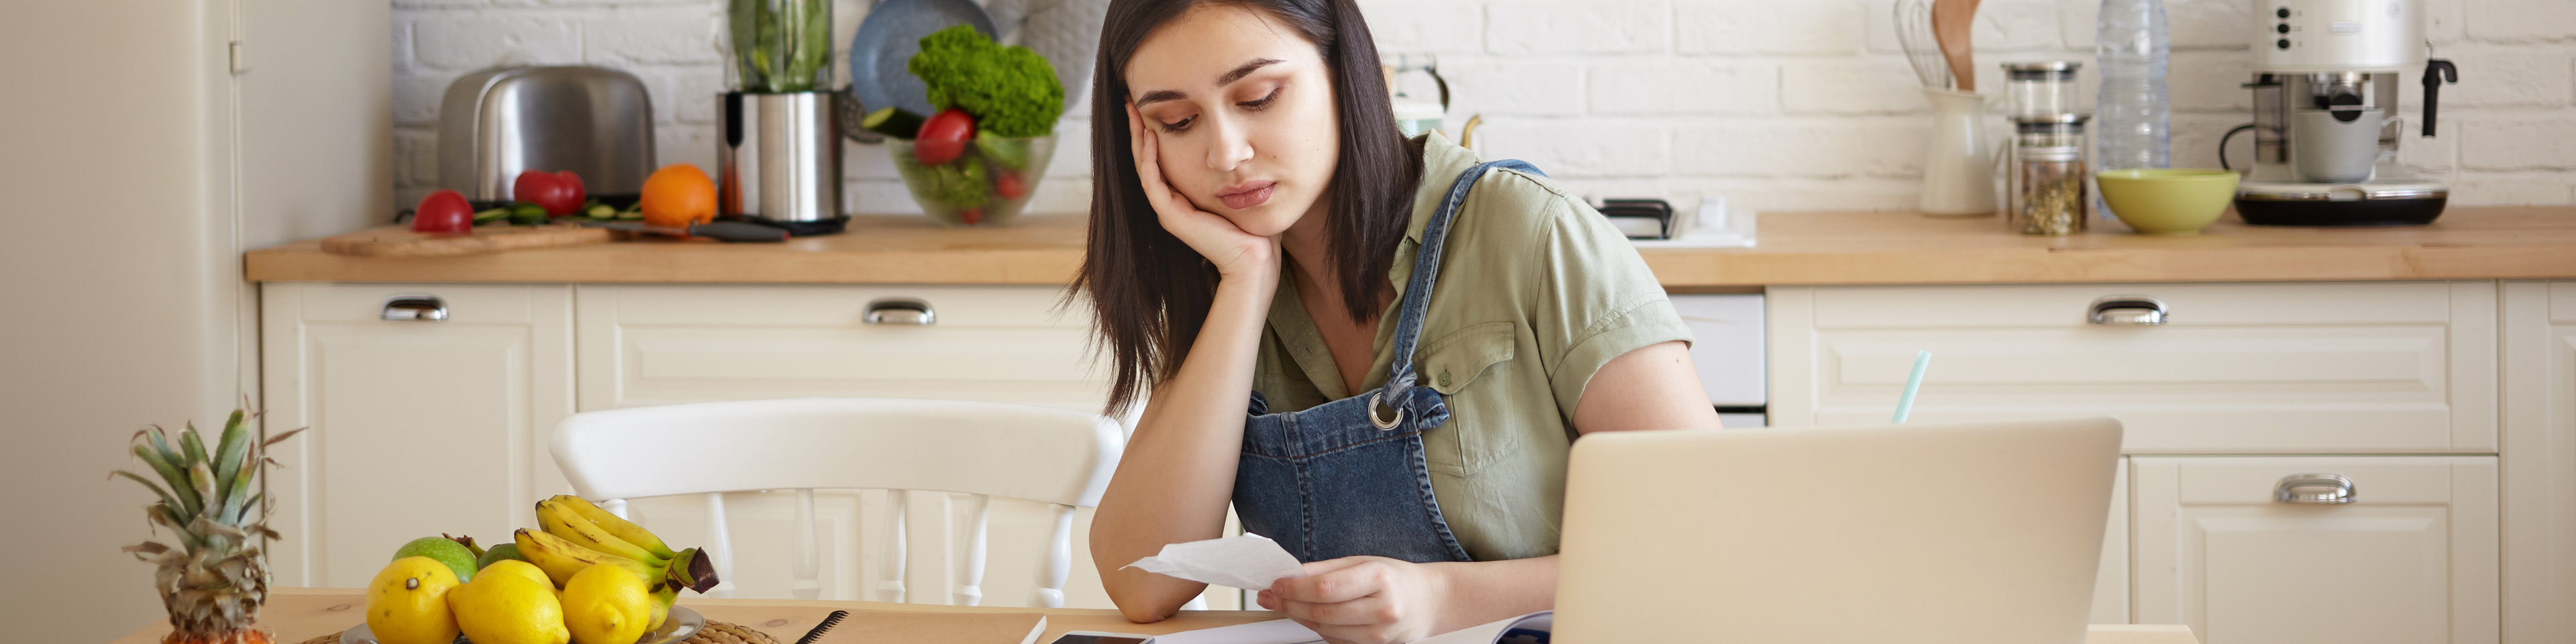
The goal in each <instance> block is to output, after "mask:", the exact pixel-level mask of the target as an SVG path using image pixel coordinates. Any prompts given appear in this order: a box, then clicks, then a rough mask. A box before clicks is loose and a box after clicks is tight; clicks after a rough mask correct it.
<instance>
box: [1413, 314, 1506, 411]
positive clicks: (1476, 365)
mask: <svg viewBox="0 0 2576 644" xmlns="http://www.w3.org/2000/svg"><path fill="white" fill-rule="evenodd" d="M1512 339H1513V338H1512V323H1510V322H1487V323H1484V324H1478V325H1475V326H1470V327H1467V328H1464V329H1459V330H1457V331H1455V332H1452V333H1450V334H1449V335H1448V336H1446V337H1442V338H1440V339H1438V340H1434V341H1432V342H1431V343H1428V344H1425V345H1423V348H1422V364H1421V368H1422V370H1421V374H1422V384H1424V385H1427V386H1430V387H1431V390H1432V391H1437V392H1440V395H1443V396H1454V395H1457V393H1458V392H1459V391H1460V390H1463V389H1466V388H1467V385H1469V384H1473V383H1475V382H1476V379H1477V377H1478V376H1482V375H1484V373H1485V372H1486V371H1487V370H1488V369H1489V368H1492V367H1493V366H1494V365H1495V364H1498V363H1503V362H1509V361H1511V359H1512V345H1513V342H1512Z"/></svg>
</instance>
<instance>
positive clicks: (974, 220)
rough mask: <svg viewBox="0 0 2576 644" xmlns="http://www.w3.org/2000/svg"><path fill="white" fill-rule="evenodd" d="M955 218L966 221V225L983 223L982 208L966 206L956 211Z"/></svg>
mask: <svg viewBox="0 0 2576 644" xmlns="http://www.w3.org/2000/svg"><path fill="white" fill-rule="evenodd" d="M957 220H958V221H962V222H966V225H968V226H981V225H984V209H982V208H968V209H965V210H960V211H957Z"/></svg>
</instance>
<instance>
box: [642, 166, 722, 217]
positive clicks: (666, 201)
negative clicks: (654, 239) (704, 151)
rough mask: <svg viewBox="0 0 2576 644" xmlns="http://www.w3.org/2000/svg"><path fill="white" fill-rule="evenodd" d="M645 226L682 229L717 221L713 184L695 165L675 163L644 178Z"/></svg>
mask: <svg viewBox="0 0 2576 644" xmlns="http://www.w3.org/2000/svg"><path fill="white" fill-rule="evenodd" d="M643 207H644V224H645V225H647V226H670V227H675V228H685V227H688V226H689V225H692V224H703V223H707V222H710V221H715V220H716V182H714V181H709V180H707V173H706V172H705V171H702V170H699V169H698V167H697V166H694V165H689V164H686V163H674V164H671V165H666V166H662V169H660V170H654V171H653V176H650V177H645V178H644V203H643Z"/></svg>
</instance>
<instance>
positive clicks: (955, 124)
mask: <svg viewBox="0 0 2576 644" xmlns="http://www.w3.org/2000/svg"><path fill="white" fill-rule="evenodd" d="M974 141H975V117H973V116H970V115H968V114H967V113H966V110H961V109H957V108H954V107H951V108H948V109H945V110H940V112H939V113H938V114H932V115H930V118H928V119H924V120H922V122H921V132H920V133H919V134H916V135H914V136H913V137H912V157H913V158H915V159H919V160H921V164H922V165H939V164H942V163H947V162H950V161H955V160H957V157H958V156H960V155H963V154H965V153H966V145H967V144H968V143H973V142H974Z"/></svg>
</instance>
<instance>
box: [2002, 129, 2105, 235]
mask: <svg viewBox="0 0 2576 644" xmlns="http://www.w3.org/2000/svg"><path fill="white" fill-rule="evenodd" d="M2084 119H2085V116H2084V115H2081V114H2066V115H2060V116H2057V117H2054V118H2046V119H2034V120H2024V119H2016V120H2015V121H2014V123H2013V127H2014V130H2015V135H2014V140H2013V150H2012V160H2011V162H2010V164H2011V168H2010V172H2009V173H2008V176H2007V180H2008V181H2010V182H2011V184H2010V188H2009V190H2007V191H2006V194H2007V196H2008V197H2010V199H2009V201H2008V202H2007V203H2006V205H2005V213H2006V214H2007V216H2006V217H2005V222H2006V225H2008V226H2010V227H2011V228H2012V229H2013V230H2016V231H2019V232H2021V233H2022V234H2025V235H2072V234H2076V233H2081V232H2084V230H2085V222H2086V221H2087V220H2088V219H2089V218H2088V217H2086V216H2085V211H2086V210H2087V208H2086V206H2087V204H2089V203H2091V201H2092V200H2091V199H2090V198H2089V197H2088V196H2087V193H2086V191H2085V188H2084V175H2085V164H2084Z"/></svg>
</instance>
